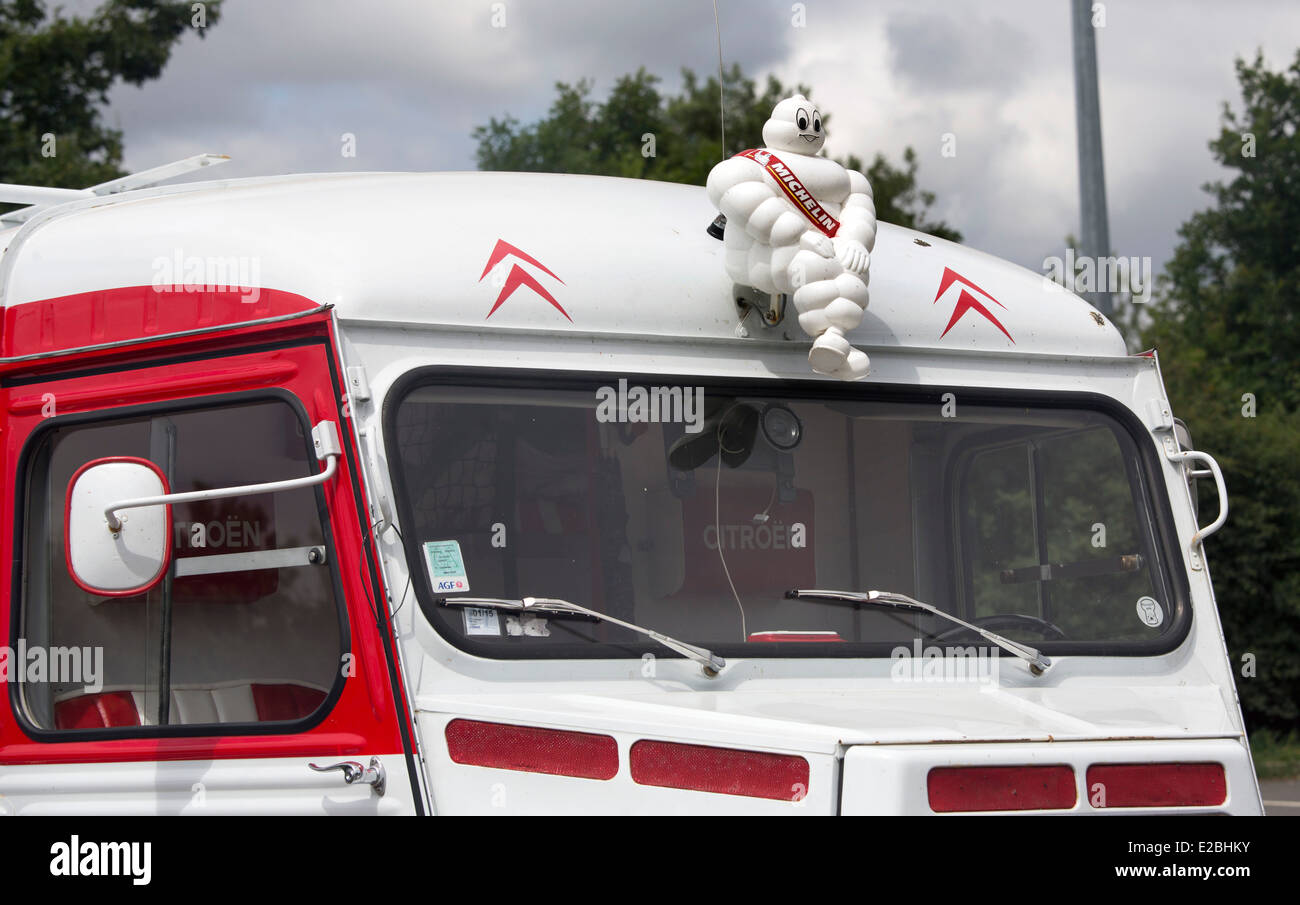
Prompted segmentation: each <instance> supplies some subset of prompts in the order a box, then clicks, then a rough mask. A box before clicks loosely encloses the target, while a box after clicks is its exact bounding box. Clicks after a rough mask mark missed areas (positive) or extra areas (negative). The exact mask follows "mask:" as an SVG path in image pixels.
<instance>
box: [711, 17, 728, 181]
mask: <svg viewBox="0 0 1300 905" xmlns="http://www.w3.org/2000/svg"><path fill="white" fill-rule="evenodd" d="M713 31H714V34H716V35H717V36H718V119H719V120H720V122H721V124H722V159H723V160H726V159H727V104H726V101H725V100H724V91H723V87H722V26H721V25H719V24H718V0H713Z"/></svg>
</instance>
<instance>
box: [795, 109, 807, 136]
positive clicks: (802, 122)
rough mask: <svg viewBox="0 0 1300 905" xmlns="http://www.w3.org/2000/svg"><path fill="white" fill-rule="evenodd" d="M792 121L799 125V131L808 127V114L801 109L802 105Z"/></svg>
mask: <svg viewBox="0 0 1300 905" xmlns="http://www.w3.org/2000/svg"><path fill="white" fill-rule="evenodd" d="M794 122H795V125H797V126H798V127H799V131H800V132H802V131H803V130H804V129H807V128H808V114H807V113H805V112H804V111H803V108H802V107H801V108H800V109H799V115H798V117H797V118H796V119H795V121H794Z"/></svg>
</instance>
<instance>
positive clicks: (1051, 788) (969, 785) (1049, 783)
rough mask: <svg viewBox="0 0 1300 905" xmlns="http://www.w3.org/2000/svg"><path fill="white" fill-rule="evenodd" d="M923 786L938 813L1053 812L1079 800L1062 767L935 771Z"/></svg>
mask: <svg viewBox="0 0 1300 905" xmlns="http://www.w3.org/2000/svg"><path fill="white" fill-rule="evenodd" d="M926 785H927V786H928V789H929V793H930V809H931V810H933V811H937V812H939V813H951V812H954V811H1038V810H1056V809H1060V808H1072V807H1074V803H1075V802H1076V801H1078V798H1079V796H1078V792H1077V790H1076V789H1075V785H1074V769H1073V768H1072V767H1070V766H1067V765H1065V764H1053V765H1048V766H1009V767H935V768H934V769H932V770H931V771H930V774H929V776H927V777H926Z"/></svg>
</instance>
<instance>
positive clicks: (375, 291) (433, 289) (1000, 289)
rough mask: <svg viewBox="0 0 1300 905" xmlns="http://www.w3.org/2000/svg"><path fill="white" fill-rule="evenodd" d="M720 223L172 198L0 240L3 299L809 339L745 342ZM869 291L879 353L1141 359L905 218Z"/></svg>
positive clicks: (389, 186) (662, 196)
mask: <svg viewBox="0 0 1300 905" xmlns="http://www.w3.org/2000/svg"><path fill="white" fill-rule="evenodd" d="M716 213H717V212H716V211H715V210H714V209H713V207H712V206H711V205H710V203H709V200H708V198H707V196H706V194H705V191H704V189H703V188H702V187H698V186H687V185H677V184H669V183H662V182H651V181H645V180H635V179H616V178H608V177H598V176H571V175H561V174H537V173H483V172H466V173H358V174H352V173H348V174H315V175H298V176H277V177H265V178H255V179H236V180H219V181H213V182H200V183H188V184H184V185H173V186H165V187H160V188H153V189H146V190H140V191H132V192H124V193H122V194H118V195H111V196H107V197H99V198H93V199H86V200H79V201H73V202H70V203H67V204H63V205H59V206H57V207H54V208H51V209H49V210H46V211H43V212H41V213H40V214H38V215H36V216H35V217H33V218H32V220H31V221H30V222H28V223H27V224H25V225H24V226H22V227H21V228H18V229H15V230H10V231H7V232H0V246H5V249H4V251H2V252H0V307H6V308H11V307H15V306H21V305H24V304H27V303H32V302H38V301H46V300H49V299H59V298H63V297H65V296H72V295H78V294H82V293H91V292H100V291H104V290H109V289H119V288H125V287H139V286H150V285H154V286H157V285H159V283H160V282H162V283H164V284H167V283H174V284H177V285H180V284H184V285H186V286H193V285H198V284H205V281H206V284H208V285H212V284H216V283H218V282H219V281H221V282H224V283H225V284H228V285H231V286H247V287H260V288H265V289H273V290H278V291H282V292H290V293H296V294H297V295H300V296H302V297H304V298H305V299H309V300H311V301H312V302H315V303H318V304H332V305H334V306H335V309H336V312H337V315H338V317H339V318H340V320H341V321H343V322H345V323H349V322H356V323H361V322H365V323H370V324H374V325H384V324H391V325H400V326H403V327H415V326H424V327H429V328H437V327H440V326H446V327H456V328H477V329H481V330H486V331H492V330H512V331H520V330H523V331H544V332H550V331H559V332H575V331H576V332H579V333H587V334H618V335H623V336H627V335H643V336H647V337H656V338H681V339H686V340H692V341H699V340H719V341H721V340H727V341H732V342H743V341H746V340H754V339H776V340H787V341H792V342H806V341H807V340H808V338H807V337H806V336H805V335H804V334H803V332H802V331H801V330H800V329H799V326H798V322H797V317H796V313H795V312H794V311H793V310H790V311H788V312H787V314H786V316H785V318H784V321H783V322H782V323H780V324H779V325H777V326H775V327H767V326H765V325H764V324H763V323H762V322H761V319H760V318H759V316H758V315H756V314H751V315H749V317H748V318H746V320H745V328H744V329H743V330H740V331H738V329H737V325H738V322H739V320H740V318H739V316H738V313H737V307H736V304H735V300H734V293H733V286H732V283H731V280H730V279H729V278H728V277H727V275H726V273H725V270H724V268H723V261H722V256H723V244H722V242H721V241H719V240H717V239H715V238H713V237H712V236H710V235H709V234H708V233H707V232H706V227H707V226H708V224H709V223H710V222H711V221H712V220H713V218H714V217H715V216H716ZM870 291H871V303H870V306H869V307H868V309H867V311H866V313H865V316H864V318H863V321H862V324H861V325H860V326H859V327H858V328H857V329H856V330H855V331H854V332H853V333H852V334H851V335H850V339H851V340H852V341H853V342H854V344H855V345H858V346H860V347H862V348H864V349H872V348H877V349H879V348H898V347H905V348H918V349H921V348H923V349H927V350H934V351H944V350H947V351H955V352H956V351H960V352H972V351H975V352H985V353H998V354H1012V355H1015V354H1037V355H1065V356H1080V357H1115V356H1124V355H1125V354H1126V349H1125V346H1124V342H1123V339H1122V338H1121V336H1120V334H1119V332H1118V331H1117V330H1116V329H1115V327H1114V326H1113V325H1112V324H1111V323H1110V322H1109V321H1107V320H1106V319H1105V318H1104V317H1103V316H1102V315H1101V314H1099V313H1098V312H1097V311H1096V310H1095V309H1094V308H1092V307H1091V306H1090V305H1088V304H1087V303H1086V302H1085V301H1083V300H1082V299H1080V298H1079V297H1077V296H1075V295H1073V294H1072V293H1070V292H1068V291H1066V290H1064V289H1062V288H1061V287H1059V286H1057V285H1056V284H1054V283H1052V282H1051V281H1049V280H1048V279H1046V278H1045V277H1044V276H1042V275H1041V274H1037V273H1034V272H1032V271H1030V270H1027V269H1025V268H1022V267H1019V266H1017V265H1013V264H1010V263H1008V262H1006V261H1002V260H1000V259H998V258H995V257H993V256H991V255H987V254H984V253H982V252H978V251H975V250H973V249H970V248H966V247H964V246H961V245H958V244H955V243H952V242H948V241H945V240H943V239H938V238H935V237H932V236H926V235H924V234H922V233H918V232H915V231H913V230H909V229H904V228H901V227H897V226H892V225H890V224H884V223H882V224H881V225H880V229H879V235H878V237H877V242H876V246H875V250H874V252H873V254H872V256H871V270H870ZM56 311H57V306H56ZM10 313H12V312H10ZM9 320H10V318H9V317H8V316H6V322H8V321H9ZM10 351H12V352H20V351H21V350H18V349H13V350H10Z"/></svg>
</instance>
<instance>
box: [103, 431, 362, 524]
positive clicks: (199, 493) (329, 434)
mask: <svg viewBox="0 0 1300 905" xmlns="http://www.w3.org/2000/svg"><path fill="white" fill-rule="evenodd" d="M311 436H312V444H313V446H314V447H315V449H316V458H317V459H323V460H325V470H324V471H322V472H321V473H320V474H314V475H311V476H309V477H306V478H290V479H288V480H286V481H270V482H268V483H265V484H245V485H243V486H241V487H219V488H217V489H215V490H194V491H191V492H189V493H167V494H162V495H160V496H150V497H140V498H139V499H134V500H122V501H121V502H117V503H113V504H112V505H111V506H108V507H106V508H105V509H104V518H105V519H106V520H107V521H108V530H109V531H111V532H113V533H114V534H117V532H119V531H121V530H122V520H121V519H120V518H118V517H117V513H118V511H119V510H122V509H140V508H142V507H144V506H163V505H167V504H175V503H193V502H197V501H199V500H220V499H225V498H226V497H232V496H245V495H251V494H255V493H280V492H282V491H285V490H297V489H299V488H301V487H314V486H316V485H317V484H324V483H325V482H326V481H328V480H329V479H330V478H332V477H334V472H335V471H337V470H338V465H339V461H338V460H339V456H341V455H343V447H342V445H341V444H340V443H339V434H338V428H337V427H336V426H335V424H334V422H333V421H322V422H320V423H319V424H317V425H316V426H315V427H314V428H312V431H311Z"/></svg>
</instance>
